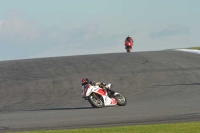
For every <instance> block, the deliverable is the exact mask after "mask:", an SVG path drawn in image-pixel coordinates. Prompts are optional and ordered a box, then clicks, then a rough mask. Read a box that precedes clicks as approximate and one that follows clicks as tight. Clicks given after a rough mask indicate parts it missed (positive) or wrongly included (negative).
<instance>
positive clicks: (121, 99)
mask: <svg viewBox="0 0 200 133" xmlns="http://www.w3.org/2000/svg"><path fill="white" fill-rule="evenodd" d="M115 99H116V100H117V105H119V106H125V105H126V103H127V100H126V98H125V97H124V96H122V95H121V94H117V95H116V96H115Z"/></svg>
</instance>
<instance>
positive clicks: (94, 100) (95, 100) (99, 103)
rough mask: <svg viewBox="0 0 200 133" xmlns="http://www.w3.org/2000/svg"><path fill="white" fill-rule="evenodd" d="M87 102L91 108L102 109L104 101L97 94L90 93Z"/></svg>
mask: <svg viewBox="0 0 200 133" xmlns="http://www.w3.org/2000/svg"><path fill="white" fill-rule="evenodd" d="M88 101H89V102H90V104H91V105H92V107H95V108H102V107H104V101H103V97H102V96H101V95H99V94H97V93H92V94H91V95H90V96H89V97H88Z"/></svg>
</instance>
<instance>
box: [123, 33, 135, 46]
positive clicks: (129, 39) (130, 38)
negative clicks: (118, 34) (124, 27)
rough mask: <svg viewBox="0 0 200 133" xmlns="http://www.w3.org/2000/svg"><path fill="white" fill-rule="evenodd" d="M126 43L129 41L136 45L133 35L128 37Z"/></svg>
mask: <svg viewBox="0 0 200 133" xmlns="http://www.w3.org/2000/svg"><path fill="white" fill-rule="evenodd" d="M126 41H129V42H132V43H134V40H133V38H132V37H131V35H129V36H128V37H126V39H125V42H126ZM125 46H126V44H125Z"/></svg>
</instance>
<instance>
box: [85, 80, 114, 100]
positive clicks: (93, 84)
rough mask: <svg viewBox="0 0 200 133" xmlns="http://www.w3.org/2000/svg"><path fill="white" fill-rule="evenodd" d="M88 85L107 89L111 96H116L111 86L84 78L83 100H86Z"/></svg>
mask: <svg viewBox="0 0 200 133" xmlns="http://www.w3.org/2000/svg"><path fill="white" fill-rule="evenodd" d="M88 85H92V86H99V87H101V88H103V89H106V90H107V91H110V92H111V94H114V95H115V94H116V92H115V91H113V90H111V88H112V85H111V84H108V85H106V83H103V82H96V81H90V80H89V79H88V78H83V79H82V90H83V93H82V98H85V89H87V87H88Z"/></svg>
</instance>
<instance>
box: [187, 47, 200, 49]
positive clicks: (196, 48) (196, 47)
mask: <svg viewBox="0 0 200 133" xmlns="http://www.w3.org/2000/svg"><path fill="white" fill-rule="evenodd" d="M189 49H197V50H200V47H191V48H189Z"/></svg>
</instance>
